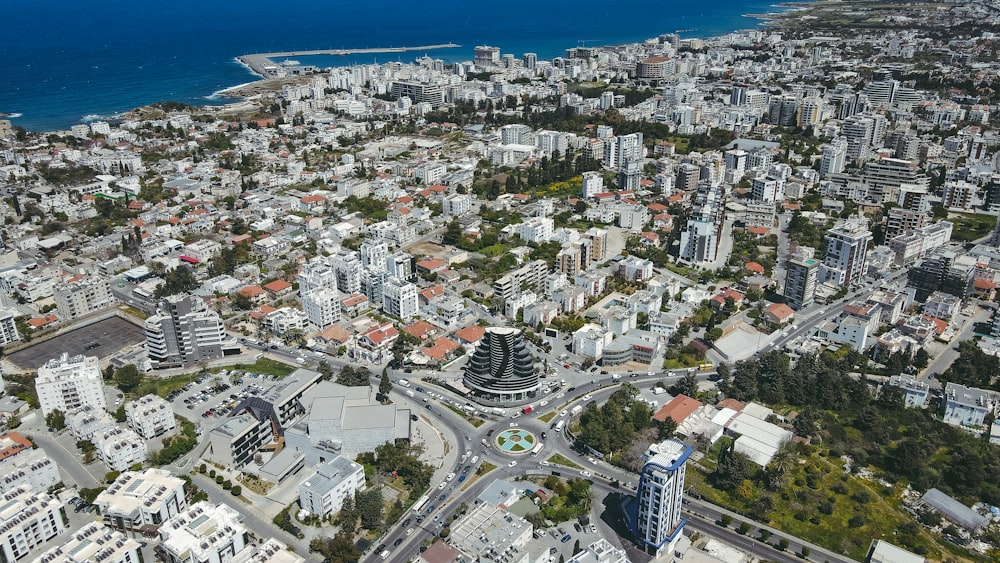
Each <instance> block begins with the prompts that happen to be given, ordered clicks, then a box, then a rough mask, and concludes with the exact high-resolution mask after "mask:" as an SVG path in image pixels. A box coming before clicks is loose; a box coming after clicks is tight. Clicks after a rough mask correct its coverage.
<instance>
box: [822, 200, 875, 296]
mask: <svg viewBox="0 0 1000 563" xmlns="http://www.w3.org/2000/svg"><path fill="white" fill-rule="evenodd" d="M871 240H872V232H871V231H870V230H868V221H867V220H866V219H865V218H863V217H851V218H849V219H847V220H844V221H841V222H840V223H838V224H837V226H835V227H834V228H832V229H830V230H829V231H827V233H826V255H825V256H824V257H823V265H822V267H821V269H820V283H823V282H827V281H832V282H833V283H835V284H837V285H839V286H848V285H851V284H854V283H857V282H858V281H859V280H860V279H861V276H862V275H864V269H865V257H866V256H867V255H868V243H869V242H871Z"/></svg>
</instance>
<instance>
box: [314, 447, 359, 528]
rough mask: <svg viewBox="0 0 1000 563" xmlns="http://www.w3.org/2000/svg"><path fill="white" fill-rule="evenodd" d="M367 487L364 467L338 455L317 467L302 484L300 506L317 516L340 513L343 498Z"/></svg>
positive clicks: (352, 495)
mask: <svg viewBox="0 0 1000 563" xmlns="http://www.w3.org/2000/svg"><path fill="white" fill-rule="evenodd" d="M363 490H365V468H364V467H363V466H362V465H360V464H358V463H355V462H353V461H351V460H349V459H347V458H346V457H344V456H341V455H338V456H337V457H335V458H333V459H331V460H330V461H328V462H326V463H323V464H322V465H320V466H319V467H317V468H316V472H315V473H313V474H312V475H311V476H309V478H307V479H306V480H305V481H303V482H302V484H301V485H299V505H300V506H301V507H302V510H306V511H308V512H309V513H310V514H315V515H316V516H321V517H322V516H326V515H328V514H337V513H338V512H340V509H341V508H342V507H343V506H344V499H346V498H352V499H353V498H354V493H355V492H357V491H363Z"/></svg>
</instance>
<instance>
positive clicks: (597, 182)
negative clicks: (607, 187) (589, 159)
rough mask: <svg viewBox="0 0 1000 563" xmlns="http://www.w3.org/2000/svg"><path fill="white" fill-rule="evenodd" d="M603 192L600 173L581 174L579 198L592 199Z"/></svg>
mask: <svg viewBox="0 0 1000 563" xmlns="http://www.w3.org/2000/svg"><path fill="white" fill-rule="evenodd" d="M603 191H604V176H602V175H601V173H600V172H596V171H591V172H584V173H583V189H582V190H581V194H580V196H581V197H584V198H592V197H594V196H595V195H597V194H599V193H601V192H603Z"/></svg>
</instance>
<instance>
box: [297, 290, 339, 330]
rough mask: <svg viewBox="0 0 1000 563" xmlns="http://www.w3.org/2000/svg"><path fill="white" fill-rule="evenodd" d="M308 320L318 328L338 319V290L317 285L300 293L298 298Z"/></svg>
mask: <svg viewBox="0 0 1000 563" xmlns="http://www.w3.org/2000/svg"><path fill="white" fill-rule="evenodd" d="M299 301H300V302H301V303H302V310H303V311H305V313H306V317H307V318H308V319H309V322H310V323H312V324H313V325H314V326H316V327H317V328H319V329H320V330H322V329H325V328H329V327H331V326H333V325H334V324H336V323H337V322H338V321H340V292H339V291H337V290H335V289H328V288H325V287H319V288H316V289H313V290H311V291H307V292H304V293H302V296H301V297H300V298H299Z"/></svg>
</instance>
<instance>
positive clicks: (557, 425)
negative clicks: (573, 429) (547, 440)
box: [553, 420, 566, 432]
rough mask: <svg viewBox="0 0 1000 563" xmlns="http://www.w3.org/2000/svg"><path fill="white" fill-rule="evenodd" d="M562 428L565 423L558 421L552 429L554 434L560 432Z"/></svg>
mask: <svg viewBox="0 0 1000 563" xmlns="http://www.w3.org/2000/svg"><path fill="white" fill-rule="evenodd" d="M563 426H566V421H565V420H560V421H559V422H557V423H556V425H555V426H554V427H553V428H554V429H555V431H556V432H562V429H563Z"/></svg>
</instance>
